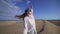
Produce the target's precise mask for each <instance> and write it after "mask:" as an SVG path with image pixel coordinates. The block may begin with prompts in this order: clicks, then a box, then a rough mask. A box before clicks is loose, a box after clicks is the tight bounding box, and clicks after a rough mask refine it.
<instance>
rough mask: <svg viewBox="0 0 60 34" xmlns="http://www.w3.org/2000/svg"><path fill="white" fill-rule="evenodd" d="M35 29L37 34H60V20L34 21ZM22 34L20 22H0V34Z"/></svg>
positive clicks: (21, 23)
mask: <svg viewBox="0 0 60 34" xmlns="http://www.w3.org/2000/svg"><path fill="white" fill-rule="evenodd" d="M36 27H37V32H38V34H60V20H36ZM42 28H43V29H42ZM22 33H23V22H22V21H0V34H22Z"/></svg>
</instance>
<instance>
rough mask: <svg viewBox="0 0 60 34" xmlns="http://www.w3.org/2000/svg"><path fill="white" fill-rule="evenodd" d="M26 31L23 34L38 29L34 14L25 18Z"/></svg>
mask: <svg viewBox="0 0 60 34" xmlns="http://www.w3.org/2000/svg"><path fill="white" fill-rule="evenodd" d="M24 26H25V27H24V32H23V34H27V33H28V32H30V31H32V30H35V31H36V25H35V19H34V16H33V15H29V17H28V16H26V17H25V18H24Z"/></svg>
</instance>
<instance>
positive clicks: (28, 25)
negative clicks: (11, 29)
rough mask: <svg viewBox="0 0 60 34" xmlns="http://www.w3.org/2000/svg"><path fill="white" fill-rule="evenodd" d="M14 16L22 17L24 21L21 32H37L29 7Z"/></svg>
mask: <svg viewBox="0 0 60 34" xmlns="http://www.w3.org/2000/svg"><path fill="white" fill-rule="evenodd" d="M16 17H19V18H23V21H24V32H23V34H37V31H36V25H35V19H34V16H33V12H32V11H31V9H29V8H27V9H26V10H25V13H24V14H23V15H20V16H18V15H17V16H16Z"/></svg>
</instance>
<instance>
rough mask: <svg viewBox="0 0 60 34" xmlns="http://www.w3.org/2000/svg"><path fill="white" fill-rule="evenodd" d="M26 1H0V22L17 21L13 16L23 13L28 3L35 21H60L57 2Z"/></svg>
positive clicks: (59, 4) (59, 10)
mask: <svg viewBox="0 0 60 34" xmlns="http://www.w3.org/2000/svg"><path fill="white" fill-rule="evenodd" d="M28 1H30V2H28ZM28 1H27V0H0V20H14V19H17V18H15V17H14V16H15V15H19V14H21V13H24V11H25V9H26V8H27V7H28V6H29V3H31V4H32V6H33V11H34V16H35V19H43V20H54V19H55V20H56V19H60V1H59V0H28ZM3 5H4V6H3ZM7 9H8V10H7Z"/></svg>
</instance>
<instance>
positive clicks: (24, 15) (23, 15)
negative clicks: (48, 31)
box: [21, 8, 31, 18]
mask: <svg viewBox="0 0 60 34" xmlns="http://www.w3.org/2000/svg"><path fill="white" fill-rule="evenodd" d="M29 10H30V9H29V8H27V9H26V10H25V13H23V14H22V15H21V17H22V18H24V17H26V16H27V15H28V14H27V12H28V11H29ZM30 11H31V10H30Z"/></svg>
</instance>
